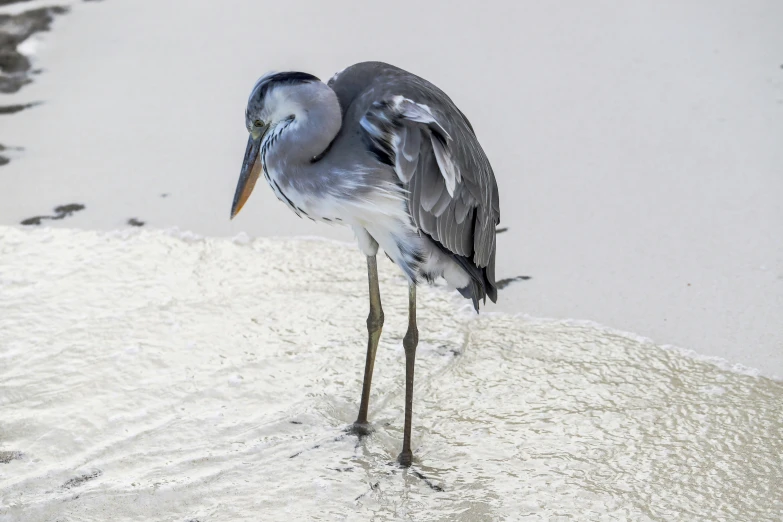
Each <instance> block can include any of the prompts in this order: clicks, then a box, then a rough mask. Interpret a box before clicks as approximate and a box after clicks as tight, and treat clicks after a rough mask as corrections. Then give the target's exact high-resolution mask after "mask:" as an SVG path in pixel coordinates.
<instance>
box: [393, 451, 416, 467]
mask: <svg viewBox="0 0 783 522" xmlns="http://www.w3.org/2000/svg"><path fill="white" fill-rule="evenodd" d="M397 462H399V463H400V466H402V467H403V468H409V467H411V463H412V462H413V452H412V451H411V450H407V451H405V450H402V453H400V456H399V457H397Z"/></svg>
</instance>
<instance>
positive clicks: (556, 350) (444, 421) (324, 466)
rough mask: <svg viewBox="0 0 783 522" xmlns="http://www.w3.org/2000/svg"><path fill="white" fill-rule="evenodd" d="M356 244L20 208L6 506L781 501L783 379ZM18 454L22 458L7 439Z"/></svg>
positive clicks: (172, 514)
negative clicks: (725, 365)
mask: <svg viewBox="0 0 783 522" xmlns="http://www.w3.org/2000/svg"><path fill="white" fill-rule="evenodd" d="M379 264H380V287H381V293H382V296H383V306H384V311H385V315H386V322H385V324H384V331H383V335H382V336H381V340H380V345H379V350H378V359H377V362H376V367H375V368H376V369H375V376H374V379H373V393H372V396H371V402H370V421H371V422H372V424H373V426H374V427H375V432H374V433H373V435H372V436H371V437H367V438H364V439H362V440H361V441H360V440H357V438H356V437H354V436H351V435H347V434H346V433H345V432H344V430H345V428H346V427H347V426H348V425H349V424H350V423H351V422H352V421H353V420H354V418H355V415H356V412H357V408H358V404H357V403H358V398H359V394H360V390H361V378H362V370H363V364H364V350H363V348H364V345H365V336H366V329H365V322H364V318H365V317H366V313H367V310H366V302H365V300H366V296H365V295H364V294H365V292H364V287H365V264H364V262H363V260H362V259H361V258H360V257H357V256H356V255H355V251H354V248H353V246H352V245H344V244H336V243H333V242H328V241H323V240H321V241H317V240H271V239H256V240H250V239H249V238H248V237H247V236H239V237H237V238H235V239H233V240H230V239H215V238H207V239H200V238H198V237H196V236H194V235H193V234H182V233H164V232H161V231H147V230H145V229H128V230H126V231H121V232H109V233H102V232H93V231H74V230H60V229H48V230H47V229H40V228H39V229H33V230H30V229H28V230H24V231H20V230H17V229H12V228H7V227H0V267H2V269H0V292H2V295H3V299H2V300H0V346H2V347H3V350H2V352H0V356H2V363H0V408H2V411H3V419H2V439H0V448H2V450H3V451H4V453H0V520H2V521H3V522H5V521H25V522H37V521H44V520H46V521H49V520H62V519H66V520H70V519H75V520H108V519H111V520H114V521H149V520H164V519H165V520H180V521H186V520H199V521H202V522H207V521H213V520H214V521H217V520H231V521H242V520H259V519H261V520H280V519H285V518H291V519H296V520H300V519H301V520H317V519H327V520H351V521H352V520H357V521H358V520H367V519H370V518H372V519H376V520H400V519H402V520H414V521H415V520H465V521H484V520H487V521H495V520H519V519H526V520H556V519H564V520H565V519H575V520H602V519H617V520H638V521H647V520H650V521H651V520H737V521H739V520H748V521H750V520H753V521H772V520H780V518H781V517H782V516H783V504H782V503H781V499H782V498H783V472H782V471H781V470H783V461H781V439H780V433H781V432H782V431H783V416H781V406H780V405H781V399H782V398H783V383H780V382H777V381H773V380H770V379H766V378H763V377H758V376H755V375H753V374H752V372H745V373H740V372H736V371H728V370H727V369H721V368H719V367H717V366H716V365H714V364H712V363H710V362H707V361H701V360H698V359H695V358H692V357H688V356H685V355H683V354H682V353H680V352H678V351H674V350H667V349H664V348H662V347H660V346H657V345H655V344H653V343H650V342H649V341H645V340H643V339H640V338H639V337H638V336H635V335H633V334H627V333H622V332H618V331H614V330H610V329H607V328H603V327H599V326H597V325H594V324H588V323H584V322H578V321H541V320H535V319H525V318H522V317H516V316H513V315H509V314H484V315H482V316H478V317H477V316H475V315H474V314H472V313H471V312H470V309H469V307H467V306H463V307H462V308H461V309H460V308H459V307H460V305H462V301H456V300H455V297H454V295H453V294H452V293H450V292H447V291H445V289H443V288H423V289H422V290H421V291H420V292H419V303H420V306H419V328H420V341H419V349H418V351H417V369H416V376H417V377H416V388H415V395H414V397H415V400H414V426H415V429H414V434H413V449H414V454H415V459H414V465H413V467H412V468H411V469H409V470H403V469H400V468H398V467H397V465H396V464H395V463H394V459H395V457H396V455H397V453H398V452H399V450H400V445H401V436H402V429H401V428H402V421H403V417H404V412H403V398H404V387H403V374H404V352H403V349H402V336H403V334H404V333H405V327H406V315H405V313H406V309H407V299H406V294H407V292H406V286H405V282H404V281H403V280H402V277H400V276H399V275H398V274H397V273H396V272H394V271H393V270H392V267H391V266H390V264H389V263H388V262H387V261H385V260H381V261H380V262H379ZM9 452H10V454H13V456H12V457H10V458H4V457H3V455H8V454H9Z"/></svg>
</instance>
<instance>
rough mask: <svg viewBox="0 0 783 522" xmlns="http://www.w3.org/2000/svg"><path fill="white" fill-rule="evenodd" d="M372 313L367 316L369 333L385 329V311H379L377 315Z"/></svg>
mask: <svg viewBox="0 0 783 522" xmlns="http://www.w3.org/2000/svg"><path fill="white" fill-rule="evenodd" d="M373 312H374V310H372V311H370V315H368V316H367V331H368V332H377V331H378V330H380V329H381V328H382V327H383V310H379V311H378V312H377V313H373Z"/></svg>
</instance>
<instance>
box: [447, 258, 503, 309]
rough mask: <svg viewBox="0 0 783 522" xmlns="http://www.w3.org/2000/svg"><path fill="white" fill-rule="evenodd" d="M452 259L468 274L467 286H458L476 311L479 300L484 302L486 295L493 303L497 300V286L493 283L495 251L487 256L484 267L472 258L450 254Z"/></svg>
mask: <svg viewBox="0 0 783 522" xmlns="http://www.w3.org/2000/svg"><path fill="white" fill-rule="evenodd" d="M452 259H454V261H456V262H457V263H458V264H459V265H460V266H461V267H462V268H463V269H464V270H465V271H466V272H467V273H468V275H469V276H470V283H469V284H468V286H465V287H463V288H458V289H457V290H459V293H460V294H462V297H465V298H467V299H470V300H471V301H473V308H474V309H475V310H476V313H478V311H479V301H482V302H484V303H485V304H486V302H487V297H489V299H490V301H492V302H493V303H497V302H498V287H497V284H496V283H495V252H494V250H493V251H492V254H491V255H490V257H489V263H488V264H487V266H485V267H478V266H476V265H475V264H474V263H473V260H472V259H470V258H467V257H464V256H458V255H455V254H452Z"/></svg>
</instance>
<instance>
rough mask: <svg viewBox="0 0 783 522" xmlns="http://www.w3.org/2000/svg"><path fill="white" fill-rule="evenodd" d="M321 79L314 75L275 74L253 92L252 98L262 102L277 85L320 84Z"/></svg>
mask: <svg viewBox="0 0 783 522" xmlns="http://www.w3.org/2000/svg"><path fill="white" fill-rule="evenodd" d="M320 81H321V80H320V78H318V77H317V76H313V75H312V74H308V73H303V72H281V73H275V74H271V75H269V76H267V77H266V78H264V79H263V80H262V81H261V82H260V83H259V84H258V85H256V88H255V90H254V92H253V96H251V98H255V99H256V100H258V101H261V100H263V99H264V97H265V96H266V94H267V92H269V89H271V88H272V87H273V86H275V85H297V84H300V83H309V82H320Z"/></svg>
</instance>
